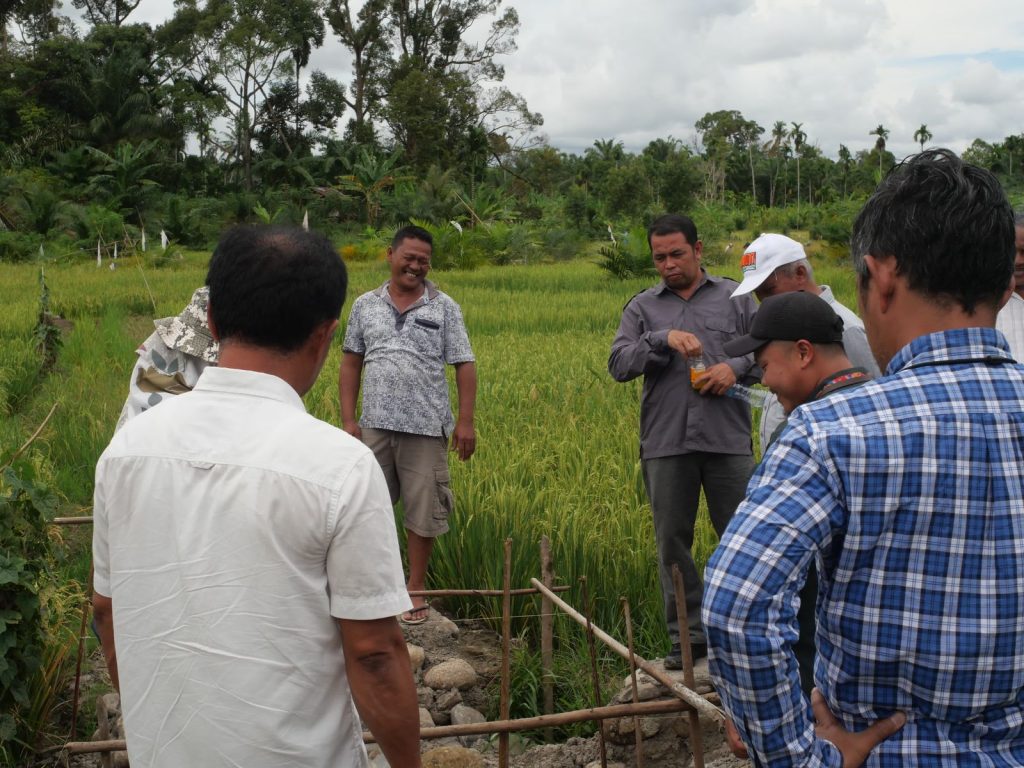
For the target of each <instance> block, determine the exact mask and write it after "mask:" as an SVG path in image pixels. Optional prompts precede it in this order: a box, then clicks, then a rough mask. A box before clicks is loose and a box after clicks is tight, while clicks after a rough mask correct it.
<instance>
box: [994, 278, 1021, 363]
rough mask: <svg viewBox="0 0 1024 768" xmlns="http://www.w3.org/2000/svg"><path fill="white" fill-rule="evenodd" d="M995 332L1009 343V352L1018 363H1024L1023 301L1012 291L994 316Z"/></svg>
mask: <svg viewBox="0 0 1024 768" xmlns="http://www.w3.org/2000/svg"><path fill="white" fill-rule="evenodd" d="M996 330H997V331H999V332H1001V333H1002V334H1003V336H1005V337H1006V340H1007V341H1008V342H1010V352H1011V353H1012V354H1013V359H1014V360H1016V361H1017V362H1018V363H1020V362H1024V299H1022V298H1021V297H1020V294H1019V293H1017V292H1016V291H1014V292H1013V293H1011V294H1010V300H1009V301H1008V302H1006V306H1005V307H1003V308H1002V309H1001V310H999V314H998V315H997V316H996Z"/></svg>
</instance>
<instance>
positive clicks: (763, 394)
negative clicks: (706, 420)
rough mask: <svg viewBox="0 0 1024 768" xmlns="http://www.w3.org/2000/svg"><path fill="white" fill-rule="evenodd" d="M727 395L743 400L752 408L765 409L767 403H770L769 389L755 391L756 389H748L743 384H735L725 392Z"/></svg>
mask: <svg viewBox="0 0 1024 768" xmlns="http://www.w3.org/2000/svg"><path fill="white" fill-rule="evenodd" d="M725 394H726V395H728V396H729V397H734V398H736V399H737V400H742V401H743V402H745V403H746V404H747V405H749V406H750V407H751V408H764V405H765V403H766V402H768V395H769V392H768V390H767V389H754V387H747V386H745V385H743V384H733V385H732V386H731V387H729V388H728V389H727V390H725Z"/></svg>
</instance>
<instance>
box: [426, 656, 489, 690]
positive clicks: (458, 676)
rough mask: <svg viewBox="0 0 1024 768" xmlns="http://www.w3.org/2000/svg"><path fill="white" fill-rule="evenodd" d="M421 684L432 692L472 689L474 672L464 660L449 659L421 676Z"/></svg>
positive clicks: (474, 677)
mask: <svg viewBox="0 0 1024 768" xmlns="http://www.w3.org/2000/svg"><path fill="white" fill-rule="evenodd" d="M423 682H424V683H426V684H427V685H429V686H430V687H431V688H433V689H434V690H441V689H447V688H459V689H463V688H472V687H473V686H474V685H476V682H477V676H476V671H475V670H474V669H473V667H472V666H471V665H470V664H469V662H467V661H466V660H465V659H450V660H449V661H444V662H441V663H440V664H438V665H437V666H435V667H431V668H430V669H428V670H427V671H426V673H425V674H424V675H423Z"/></svg>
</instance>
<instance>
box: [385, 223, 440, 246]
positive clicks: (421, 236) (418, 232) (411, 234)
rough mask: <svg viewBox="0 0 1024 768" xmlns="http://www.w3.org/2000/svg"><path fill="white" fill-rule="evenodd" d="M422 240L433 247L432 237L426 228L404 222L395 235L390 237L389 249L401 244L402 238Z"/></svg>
mask: <svg viewBox="0 0 1024 768" xmlns="http://www.w3.org/2000/svg"><path fill="white" fill-rule="evenodd" d="M410 238H411V239H412V240H422V241H423V242H424V243H426V244H427V245H429V246H430V248H431V249H433V248H434V238H433V237H432V236H431V234H430V233H429V232H427V230H425V229H424V228H423V227H417V226H416V225H415V224H406V225H405V226H404V227H402V228H401V229H399V230H398V231H397V232H395V236H394V237H393V238H391V249H392V250H395V249H396V248H398V246H400V245H401V244H402V241H403V240H409V239H410Z"/></svg>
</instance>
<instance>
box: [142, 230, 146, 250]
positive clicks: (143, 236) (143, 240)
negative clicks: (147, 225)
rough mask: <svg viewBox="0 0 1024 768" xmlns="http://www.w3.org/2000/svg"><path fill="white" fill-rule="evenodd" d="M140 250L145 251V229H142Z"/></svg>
mask: <svg viewBox="0 0 1024 768" xmlns="http://www.w3.org/2000/svg"><path fill="white" fill-rule="evenodd" d="M142 252H143V253H145V252H146V230H142Z"/></svg>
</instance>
